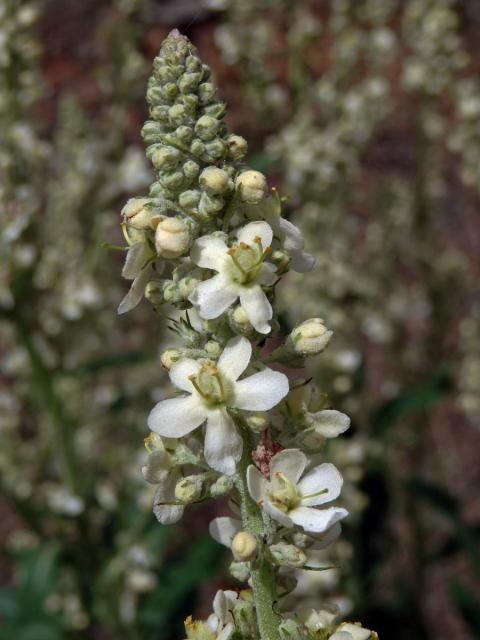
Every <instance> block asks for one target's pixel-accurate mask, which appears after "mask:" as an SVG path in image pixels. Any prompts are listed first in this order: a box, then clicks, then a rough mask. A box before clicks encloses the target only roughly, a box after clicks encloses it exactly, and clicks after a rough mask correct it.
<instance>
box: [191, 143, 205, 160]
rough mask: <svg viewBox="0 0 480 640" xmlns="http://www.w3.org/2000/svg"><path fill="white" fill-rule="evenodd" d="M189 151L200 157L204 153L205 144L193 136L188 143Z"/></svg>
mask: <svg viewBox="0 0 480 640" xmlns="http://www.w3.org/2000/svg"><path fill="white" fill-rule="evenodd" d="M190 151H191V153H192V154H193V155H194V156H195V157H196V158H201V157H202V156H203V155H204V154H205V145H204V144H203V142H202V141H201V140H199V139H198V138H195V139H194V140H192V144H191V145H190Z"/></svg>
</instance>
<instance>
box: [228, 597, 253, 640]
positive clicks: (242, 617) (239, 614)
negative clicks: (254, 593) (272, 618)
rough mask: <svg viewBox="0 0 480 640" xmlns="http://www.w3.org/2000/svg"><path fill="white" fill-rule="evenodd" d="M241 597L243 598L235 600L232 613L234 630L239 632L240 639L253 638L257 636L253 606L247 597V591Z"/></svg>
mask: <svg viewBox="0 0 480 640" xmlns="http://www.w3.org/2000/svg"><path fill="white" fill-rule="evenodd" d="M241 595H242V594H241ZM243 595H244V597H240V598H238V599H237V601H236V602H235V606H234V608H233V611H232V613H233V618H234V620H235V628H236V629H237V630H238V631H239V632H240V634H241V637H242V638H255V637H256V635H257V615H256V612H255V605H254V603H253V601H252V599H251V597H249V595H250V593H249V592H248V591H243Z"/></svg>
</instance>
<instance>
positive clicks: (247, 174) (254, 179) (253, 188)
mask: <svg viewBox="0 0 480 640" xmlns="http://www.w3.org/2000/svg"><path fill="white" fill-rule="evenodd" d="M235 188H236V190H237V191H238V194H239V196H240V199H241V200H243V202H247V203H249V204H259V203H260V202H261V201H262V200H263V199H264V198H265V196H266V195H267V191H268V186H267V179H266V178H265V176H264V175H263V173H260V171H253V170H249V171H244V172H243V173H241V174H240V175H239V176H237V179H236V180H235Z"/></svg>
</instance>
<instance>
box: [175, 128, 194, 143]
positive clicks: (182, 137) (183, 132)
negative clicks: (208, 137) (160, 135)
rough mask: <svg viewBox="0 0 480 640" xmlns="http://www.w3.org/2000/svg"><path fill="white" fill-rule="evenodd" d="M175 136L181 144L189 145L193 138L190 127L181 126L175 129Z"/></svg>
mask: <svg viewBox="0 0 480 640" xmlns="http://www.w3.org/2000/svg"><path fill="white" fill-rule="evenodd" d="M175 135H176V136H177V138H178V139H179V141H180V142H181V143H182V144H185V145H189V144H190V142H191V141H192V138H193V129H192V127H187V126H184V125H182V126H181V127H177V129H176V130H175Z"/></svg>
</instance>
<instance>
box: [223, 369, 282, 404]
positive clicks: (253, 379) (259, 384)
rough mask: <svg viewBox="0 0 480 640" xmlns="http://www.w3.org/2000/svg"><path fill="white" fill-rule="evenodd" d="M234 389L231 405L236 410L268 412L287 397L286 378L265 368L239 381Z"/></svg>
mask: <svg viewBox="0 0 480 640" xmlns="http://www.w3.org/2000/svg"><path fill="white" fill-rule="evenodd" d="M234 389H235V399H234V401H233V403H232V405H233V406H234V407H237V409H245V410H247V411H268V410H269V409H271V408H272V407H274V406H275V405H276V404H278V403H279V402H280V400H282V398H284V397H285V396H286V395H287V393H288V378H287V376H286V375H285V374H284V373H280V372H279V371H273V369H268V368H267V369H263V371H259V372H258V373H254V374H253V376H249V377H248V378H245V379H244V380H239V381H238V382H236V383H235V387H234Z"/></svg>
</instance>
